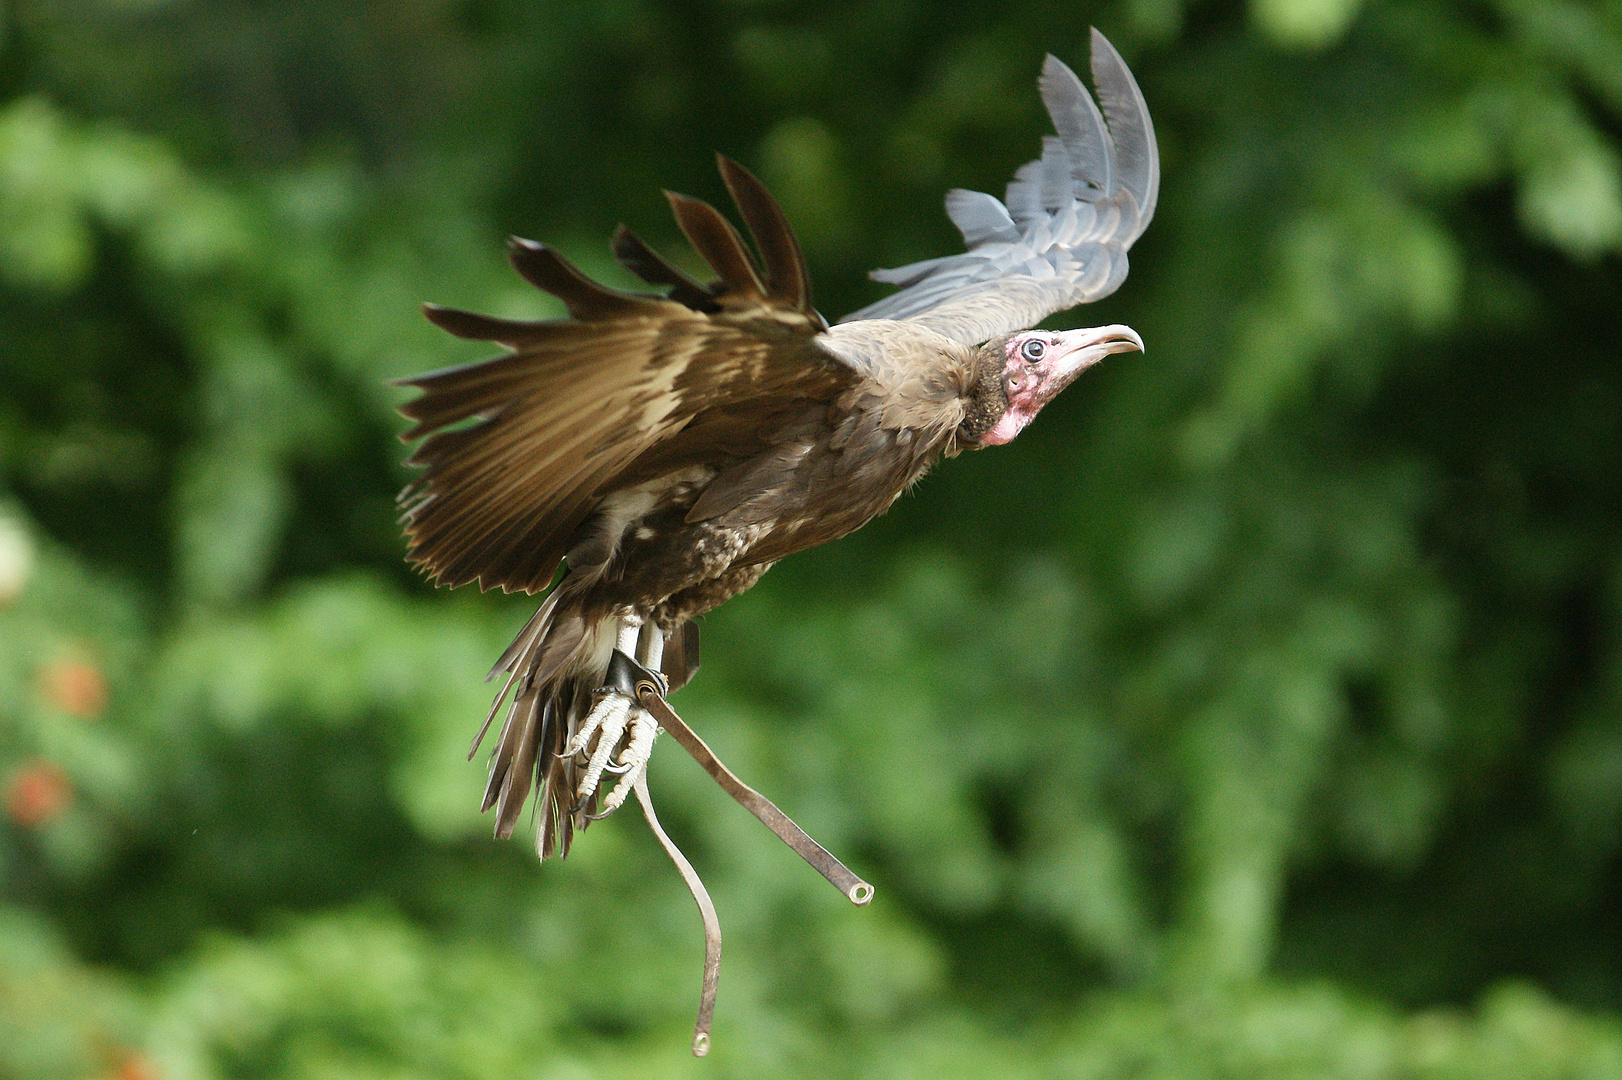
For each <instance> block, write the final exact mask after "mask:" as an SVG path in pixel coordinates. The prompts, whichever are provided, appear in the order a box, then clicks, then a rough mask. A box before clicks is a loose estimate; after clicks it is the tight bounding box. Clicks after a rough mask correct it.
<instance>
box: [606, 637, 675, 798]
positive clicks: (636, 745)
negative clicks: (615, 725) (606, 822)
mask: <svg viewBox="0 0 1622 1080" xmlns="http://www.w3.org/2000/svg"><path fill="white" fill-rule="evenodd" d="M635 655H636V662H637V663H638V664H639V665H641V667H642V668H643V669H644V670H646V671H649V672H653V673H655V676H656V677H657V672H658V670H659V664H660V663H661V661H663V660H664V655H665V635H664V633H663V631H661V630H660V629H659V628H658V627H657V626H655V625H654V624H653V623H651V622H649V623H645V624H643V627H642V634H641V636H640V638H639V639H638V641H637V650H636V654H635ZM660 682H661V684H662V682H663V680H660ZM635 692H636V691H635V687H634V686H633V687H632V688H631V690H630V691H629V693H630V694H631V695H632V700H633V702H634V701H635ZM658 735H659V722H658V721H657V720H655V719H654V718H653V716H652V715H651V714H650V713H649V712H648V710H646V709H644V708H643V707H642V706H641V705H640V704H633V705H632V706H631V712H630V734H629V735H627V736H626V739H625V749H623V750H621V751H620V755H619V761H618V762H617V763H616V764H614V765H611V766H609V767H608V768H609V769H610V770H611V771H613V772H616V773H624V774H625V778H624V779H623V780H621V781H620V782H619V783H618V784H616V785H615V786H614V790H613V791H610V792H609V793H608V798H606V799H604V800H603V811H602V812H603V813H604V814H612V813H613V812H614V811H615V810H618V809H619V808H620V804H621V803H623V802H624V801H625V799H626V797H627V796H629V795H630V794H631V792H632V790H633V789H634V787H635V784H636V782H637V779H638V778H639V777H640V776H642V774H643V773H644V772H645V771H646V770H647V767H648V759H649V758H651V757H652V756H653V740H654V739H655V738H657V737H658Z"/></svg>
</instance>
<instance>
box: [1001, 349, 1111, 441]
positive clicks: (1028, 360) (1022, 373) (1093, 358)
mask: <svg viewBox="0 0 1622 1080" xmlns="http://www.w3.org/2000/svg"><path fill="white" fill-rule="evenodd" d="M1142 351H1143V339H1142V338H1140V337H1138V335H1137V332H1136V331H1135V330H1133V329H1132V328H1131V327H1129V326H1121V325H1118V324H1117V325H1114V326H1095V327H1091V328H1089V329H1086V330H1026V331H1024V332H1023V333H1019V334H1015V335H1014V336H1013V337H1011V338H1009V339H1008V341H1007V343H1006V344H1005V345H1004V346H1003V389H1004V391H1006V393H1007V394H1008V411H1007V412H1005V413H1003V415H1002V418H1001V419H999V420H998V421H997V423H996V425H995V426H993V427H992V429H991V430H990V431H988V432H986V433H985V434H984V435H982V436H981V437H980V443H981V445H983V446H1001V445H1002V444H1003V443H1006V442H1011V441H1013V438H1014V436H1015V435H1018V434H1019V433H1020V432H1021V431H1022V430H1024V428H1025V425H1026V424H1029V423H1030V422H1031V421H1032V420H1034V419H1036V414H1037V413H1038V412H1039V411H1040V410H1041V408H1042V406H1044V405H1046V404H1047V403H1048V402H1050V401H1052V400H1053V399H1054V397H1056V396H1057V395H1058V393H1059V391H1060V390H1063V389H1064V388H1065V387H1067V386H1069V385H1070V384H1071V383H1072V382H1073V381H1075V378H1076V376H1077V375H1080V374H1081V373H1082V372H1083V371H1085V370H1087V369H1088V368H1090V367H1092V366H1093V365H1094V364H1096V363H1098V362H1099V361H1100V360H1102V359H1104V357H1106V356H1108V355H1109V354H1110V353H1118V352H1142Z"/></svg>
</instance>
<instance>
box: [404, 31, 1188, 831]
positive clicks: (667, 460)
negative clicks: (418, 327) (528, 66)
mask: <svg viewBox="0 0 1622 1080" xmlns="http://www.w3.org/2000/svg"><path fill="white" fill-rule="evenodd" d="M1092 76H1093V84H1094V86H1095V88H1096V91H1097V100H1096V102H1095V100H1094V98H1093V96H1092V95H1091V94H1089V93H1088V91H1087V90H1086V88H1085V87H1084V86H1083V85H1082V82H1081V80H1080V79H1078V78H1077V77H1076V74H1075V73H1074V72H1073V71H1072V70H1071V69H1070V68H1069V67H1067V66H1065V64H1063V63H1062V62H1061V61H1059V60H1058V59H1057V58H1055V57H1053V56H1049V57H1047V60H1046V62H1045V64H1044V65H1043V68H1042V74H1041V77H1040V79H1039V87H1040V90H1041V95H1042V100H1043V103H1044V104H1045V105H1046V106H1047V111H1048V114H1049V116H1050V117H1051V118H1052V121H1053V127H1054V130H1055V131H1056V132H1057V134H1056V135H1050V136H1048V137H1046V138H1045V139H1044V140H1043V146H1042V156H1041V157H1040V158H1039V159H1038V160H1036V161H1032V162H1030V163H1029V164H1027V165H1024V166H1022V167H1021V168H1020V169H1019V170H1018V171H1017V173H1016V174H1015V177H1014V179H1013V180H1012V181H1011V182H1010V183H1009V184H1008V188H1007V193H1006V198H1005V199H1004V200H1002V201H999V200H998V199H996V198H995V197H994V196H991V195H988V194H985V193H982V192H976V191H964V190H955V191H952V192H949V193H948V194H947V196H946V212H947V214H948V215H949V216H950V217H951V219H952V221H953V223H954V224H955V225H956V226H957V227H958V229H959V230H960V231H961V232H962V234H963V239H964V242H965V244H966V246H967V250H966V251H965V252H964V253H962V254H958V255H948V256H946V257H944V258H938V259H930V260H927V261H925V262H919V263H914V264H912V265H910V266H903V267H900V268H898V269H892V270H878V271H874V272H873V274H872V277H874V278H876V279H877V280H879V281H882V282H888V283H891V284H893V285H897V286H899V287H900V288H899V290H898V291H896V292H894V293H892V294H890V295H889V296H887V297H885V298H884V299H881V300H879V301H878V302H877V303H875V304H871V305H869V306H868V307H865V308H862V309H861V310H860V311H857V312H855V313H854V314H851V315H848V316H846V317H845V318H844V319H842V320H840V321H839V322H837V323H835V324H833V325H829V323H828V322H827V320H825V319H824V318H823V317H822V315H820V314H819V313H818V312H817V309H816V308H815V307H813V306H812V302H811V286H810V282H809V281H808V280H807V276H806V268H805V262H804V260H803V258H802V257H801V254H800V247H799V244H798V242H797V241H796V239H795V237H794V233H793V231H792V230H791V229H790V227H789V224H788V222H787V221H786V220H785V218H784V215H783V213H782V211H781V210H780V209H779V207H778V205H777V203H776V201H775V200H773V198H772V196H771V195H770V194H769V193H768V192H767V191H766V189H765V188H764V187H763V186H762V185H761V183H760V182H759V181H758V180H756V179H755V177H754V176H752V175H751V174H750V173H749V172H748V171H747V170H745V169H744V168H743V167H742V166H740V165H738V164H736V163H735V162H733V161H730V160H727V159H726V158H724V157H723V158H720V159H719V165H720V171H721V176H722V179H723V180H724V181H725V184H726V187H727V190H728V191H729V192H730V194H731V196H732V198H733V200H734V202H736V204H737V208H738V213H739V214H740V216H741V217H742V219H743V222H744V224H745V225H746V226H747V227H748V231H749V234H750V235H751V237H752V239H753V243H754V248H755V250H756V252H758V258H757V257H756V256H754V255H751V253H750V251H749V248H748V247H747V246H746V245H745V243H744V241H743V240H742V239H741V237H740V235H739V233H738V232H737V231H736V230H735V229H734V228H733V226H732V225H731V224H730V223H729V222H728V220H727V219H726V218H725V217H724V216H723V215H722V214H720V213H719V212H717V211H716V210H715V209H713V208H712V207H710V206H708V205H706V204H705V203H703V202H700V201H698V200H697V199H692V198H688V197H686V196H683V195H677V194H674V193H670V192H667V193H666V196H667V198H668V199H669V202H670V207H671V209H672V211H673V212H674V214H675V218H676V222H677V224H678V225H679V226H680V228H681V231H682V232H683V233H684V234H685V236H686V237H687V239H688V241H689V242H691V244H692V246H693V247H694V248H695V249H696V251H697V253H698V255H699V256H701V257H702V258H703V260H704V262H705V263H707V264H708V265H709V267H710V270H711V271H712V272H713V274H714V278H715V279H714V280H711V281H702V280H699V279H698V278H695V277H693V276H691V275H689V274H688V273H686V272H684V271H682V270H680V269H678V268H677V267H676V266H675V265H674V264H672V263H671V262H669V261H667V260H666V259H665V258H664V257H662V256H661V255H659V254H658V253H656V252H655V251H654V250H653V249H652V248H650V247H649V246H648V245H646V244H645V243H643V242H642V241H641V240H639V239H638V238H637V237H636V236H635V235H634V234H632V233H631V232H630V231H629V230H627V229H626V228H625V227H624V226H621V227H620V228H619V229H618V230H617V231H616V232H615V234H614V236H613V240H612V249H613V253H614V255H615V257H616V258H617V259H618V260H619V262H620V263H622V264H623V265H624V266H625V267H627V268H628V269H629V270H631V271H632V272H634V273H635V274H636V275H637V276H638V277H639V278H641V279H642V280H644V281H646V282H648V283H649V284H650V285H653V286H658V287H659V291H652V292H646V293H643V292H627V291H622V290H619V289H615V288H610V287H608V286H606V285H602V284H599V283H598V282H595V281H593V280H591V279H590V278H588V277H587V276H586V275H585V274H583V273H582V272H581V271H580V270H578V269H576V268H575V267H574V266H573V265H572V264H570V263H569V262H568V261H567V260H566V259H565V258H564V257H563V256H562V255H560V254H559V253H558V252H557V251H556V250H555V249H553V248H551V247H548V246H546V245H544V244H539V243H535V242H532V241H529V240H520V239H514V240H512V241H510V258H511V262H512V265H513V267H514V269H516V270H517V271H518V273H519V274H520V275H522V276H523V277H524V278H525V279H527V280H528V281H529V282H530V283H531V284H533V285H535V286H536V287H538V288H540V289H543V290H545V291H546V292H549V293H551V294H552V295H554V296H556V297H558V298H559V299H560V300H562V301H563V303H564V305H565V306H566V308H567V311H568V316H567V317H566V318H559V319H551V320H542V321H530V322H525V321H514V320H508V319H499V318H492V317H489V316H485V315H477V314H473V313H471V312H467V311H458V310H454V309H451V308H444V307H438V306H434V305H425V312H426V314H427V317H428V318H429V319H431V320H432V321H433V322H434V323H436V324H437V325H438V326H440V327H442V328H444V329H445V330H447V331H449V332H450V333H452V334H454V335H456V336H458V337H463V338H472V339H477V340H482V341H491V342H495V343H497V344H499V345H500V346H503V347H504V349H505V351H504V352H503V353H502V354H501V355H500V356H497V357H495V358H494V359H490V360H485V361H482V362H479V363H472V364H466V365H462V366H458V367H451V368H446V369H444V370H440V371H433V372H429V373H427V374H423V375H417V376H414V377H410V378H406V379H402V380H400V381H399V382H400V384H401V385H405V386H409V387H414V388H416V389H417V390H420V391H421V393H420V394H419V395H418V396H417V397H415V398H414V399H412V400H410V401H408V402H407V403H406V404H404V405H403V406H401V408H400V411H401V412H402V413H403V414H404V415H405V416H406V417H407V418H408V419H409V420H411V421H414V424H413V426H412V427H411V428H410V429H409V430H408V431H406V432H404V433H403V434H402V436H401V437H402V439H404V440H406V441H408V442H409V441H415V440H417V439H421V440H422V442H421V444H420V445H419V446H418V447H417V448H416V450H415V451H414V453H413V454H412V456H411V457H410V458H409V461H408V463H409V464H410V465H413V466H417V467H420V468H421V469H422V470H423V472H422V474H421V476H420V477H419V478H418V479H417V480H416V482H415V483H413V484H412V485H410V486H409V487H407V488H406V490H405V491H404V492H403V493H402V494H401V497H400V501H401V508H402V521H403V525H404V528H405V532H406V536H407V538H408V547H409V555H408V558H409V559H410V560H411V561H412V562H413V563H415V564H417V565H418V566H419V567H421V568H422V569H423V570H424V571H425V573H426V574H427V575H428V576H429V578H430V579H431V580H432V581H434V582H435V583H436V584H439V585H444V586H448V587H452V588H454V587H456V586H459V585H463V584H467V583H470V582H477V583H478V584H479V586H480V587H481V588H482V589H490V588H496V587H499V588H501V589H502V590H503V591H511V590H515V589H516V590H521V591H523V592H525V593H531V594H534V593H540V592H545V591H547V590H550V592H548V593H547V595H546V598H545V600H544V602H543V603H542V604H541V605H540V609H539V610H538V611H537V612H536V613H535V615H534V617H533V618H531V619H530V620H529V622H528V623H527V624H526V625H525V626H524V627H523V629H522V630H521V631H520V632H519V634H518V636H517V638H516V639H515V640H514V641H513V643H512V645H511V646H510V647H509V648H508V649H507V651H506V652H505V653H503V654H502V656H501V658H500V659H499V660H498V661H497V662H496V665H495V667H494V669H493V670H492V671H491V676H490V677H491V678H495V677H497V676H499V675H505V676H506V679H505V682H504V683H503V686H502V689H501V692H500V693H499V694H498V695H497V697H496V700H495V703H494V704H493V705H492V707H491V709H490V715H489V716H488V717H487V718H486V719H485V722H484V726H483V727H482V728H480V730H479V733H478V735H477V736H476V737H475V739H474V742H473V749H472V750H471V751H470V752H469V757H472V755H473V753H475V752H477V750H478V747H479V744H480V742H481V741H482V740H483V738H484V736H485V734H486V733H487V732H488V730H489V729H490V726H491V722H492V721H493V720H494V718H495V717H496V716H497V715H498V714H499V713H500V712H501V709H502V705H503V703H504V702H506V701H507V700H508V699H509V697H510V699H511V703H510V705H509V706H508V708H507V711H506V713H505V719H504V722H503V724H502V725H501V727H500V729H499V733H498V734H497V736H496V739H495V746H494V750H493V752H492V755H491V758H490V771H489V782H488V786H487V788H486V790H485V795H484V806H483V809H485V810H489V809H491V808H492V807H494V809H495V832H496V835H497V836H498V837H506V836H510V835H511V834H512V832H513V829H514V827H515V826H516V824H517V823H518V821H519V819H520V817H521V811H522V809H523V807H524V805H525V803H526V800H528V799H529V798H530V797H531V796H532V795H533V796H534V799H535V807H536V812H535V825H536V832H535V842H536V848H537V851H538V853H539V854H540V856H541V858H543V859H545V858H547V857H550V856H554V855H557V856H562V855H565V854H567V852H568V850H569V846H570V842H571V840H572V838H573V835H574V832H575V830H577V829H581V828H584V827H585V826H586V825H587V824H588V823H589V822H590V821H592V820H595V819H597V818H600V817H602V816H604V815H606V814H607V813H610V812H612V811H613V810H614V809H615V808H616V807H618V806H619V805H620V804H621V803H622V802H623V801H624V800H625V798H626V796H627V794H628V793H629V792H630V791H631V790H632V786H633V784H635V783H636V782H637V781H638V779H639V778H640V776H641V774H642V772H643V770H644V769H645V768H646V766H647V762H648V758H649V755H650V753H651V751H652V749H653V743H654V739H655V736H656V735H657V734H658V732H659V725H658V723H657V722H656V721H655V719H654V718H653V716H652V715H650V714H649V713H648V712H647V710H645V709H644V708H642V707H641V705H640V704H639V702H638V700H637V699H636V698H635V697H634V696H633V694H632V692H631V690H630V689H629V688H628V687H629V685H630V684H628V683H627V681H626V678H625V675H624V673H625V672H626V671H628V670H629V671H632V672H635V673H636V674H637V676H638V677H642V678H647V677H650V676H656V677H657V678H658V681H659V683H660V685H661V686H663V687H665V688H666V689H667V690H674V689H676V688H679V687H680V686H682V685H683V684H684V683H685V682H686V681H687V680H688V679H689V678H691V676H692V674H693V672H694V670H695V669H696V668H697V666H698V632H697V627H696V626H695V625H694V622H693V620H694V619H695V618H696V617H697V616H699V615H702V614H704V613H705V612H707V611H709V610H711V609H712V608H714V607H715V606H716V605H718V604H721V603H723V602H725V601H726V600H728V599H730V598H731V597H733V596H736V595H738V594H739V593H741V592H743V591H744V590H745V589H748V588H749V587H750V586H751V585H753V584H754V583H755V582H757V581H759V580H760V577H761V575H762V574H764V573H765V572H766V571H767V569H769V568H770V567H771V565H772V564H773V563H775V562H776V561H777V560H779V559H781V558H783V557H784V556H786V555H792V554H793V553H794V552H796V551H800V550H802V549H804V548H808V547H811V546H813V545H816V544H821V543H824V542H826V541H829V540H833V539H836V538H837V537H841V536H844V535H845V534H846V533H849V532H851V531H852V530H854V529H858V528H860V527H861V526H862V525H864V524H866V523H867V522H868V521H870V520H871V519H872V518H873V517H875V516H876V515H878V514H880V513H882V512H883V511H884V510H885V509H886V508H887V507H888V506H889V505H890V504H891V503H892V502H894V501H895V499H896V497H897V496H899V495H900V494H901V492H903V491H905V490H906V489H907V487H908V486H909V485H911V484H913V483H914V482H915V481H917V480H918V479H919V477H921V476H923V474H924V473H925V471H926V470H928V469H929V468H930V467H931V466H932V465H934V464H935V463H936V462H937V461H939V460H940V459H941V458H943V457H952V456H954V455H956V454H958V453H960V452H962V451H964V450H974V449H979V448H981V447H987V446H1000V445H1002V444H1004V443H1007V442H1009V441H1011V440H1012V439H1014V438H1015V437H1016V436H1017V435H1018V434H1019V433H1020V431H1021V430H1022V429H1023V428H1024V427H1025V425H1027V424H1029V423H1030V422H1031V421H1032V420H1033V419H1035V417H1036V414H1037V413H1038V412H1039V411H1041V409H1042V407H1043V406H1044V405H1046V404H1047V403H1048V402H1049V401H1051V400H1053V398H1054V396H1055V395H1056V394H1058V393H1059V391H1061V390H1063V389H1064V388H1065V387H1066V386H1068V385H1069V384H1070V383H1071V382H1072V381H1073V380H1074V379H1075V378H1076V377H1077V376H1078V375H1080V374H1081V372H1083V371H1084V370H1086V369H1087V368H1088V367H1090V366H1092V365H1093V364H1095V363H1097V362H1098V361H1099V360H1101V359H1103V358H1104V357H1105V356H1108V355H1110V354H1111V353H1119V352H1126V351H1140V352H1141V351H1142V349H1143V342H1142V340H1141V339H1140V338H1139V337H1138V335H1137V334H1136V333H1135V332H1134V331H1133V330H1131V329H1130V328H1128V327H1126V326H1119V325H1112V326H1100V327H1094V328H1089V329H1079V330H1040V329H1033V327H1035V326H1036V325H1037V324H1038V323H1040V322H1041V321H1042V320H1043V319H1045V318H1047V317H1048V316H1049V315H1052V314H1055V313H1057V312H1061V311H1065V310H1068V309H1069V308H1072V307H1075V306H1076V305H1078V304H1084V303H1088V302H1090V301H1093V300H1097V299H1099V298H1101V297H1104V296H1108V295H1109V294H1110V293H1112V292H1114V291H1115V290H1116V289H1117V288H1118V287H1119V286H1120V284H1121V282H1122V280H1123V279H1124V278H1125V277H1126V272H1127V249H1128V248H1130V247H1131V246H1132V243H1133V241H1135V240H1136V239H1137V238H1138V236H1139V235H1140V234H1141V233H1142V232H1143V230H1144V228H1145V227H1146V226H1147V225H1148V224H1149V220H1150V218H1151V217H1152V216H1153V215H1154V210H1155V199H1156V195H1157V193H1158V191H1159V187H1160V162H1159V155H1158V152H1157V150H1156V146H1155V135H1154V128H1153V126H1152V125H1151V123H1150V120H1149V112H1148V108H1147V106H1146V105H1145V103H1144V100H1143V94H1142V93H1141V92H1140V91H1139V89H1138V86H1137V83H1136V81H1135V80H1134V79H1133V77H1132V74H1131V73H1130V72H1129V71H1128V70H1127V67H1126V64H1125V63H1124V62H1123V61H1122V60H1121V57H1120V55H1119V54H1118V53H1117V52H1116V51H1115V49H1114V48H1113V47H1112V46H1111V45H1110V44H1109V42H1108V41H1107V40H1105V38H1104V36H1103V35H1102V34H1100V33H1099V32H1098V31H1097V30H1094V31H1093V32H1092ZM604 773H614V774H620V777H621V778H620V780H619V781H618V783H617V785H616V786H614V788H613V790H612V791H610V792H608V793H607V794H606V796H605V794H604V788H605V786H606V784H605V780H604V776H603V774H604Z"/></svg>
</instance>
